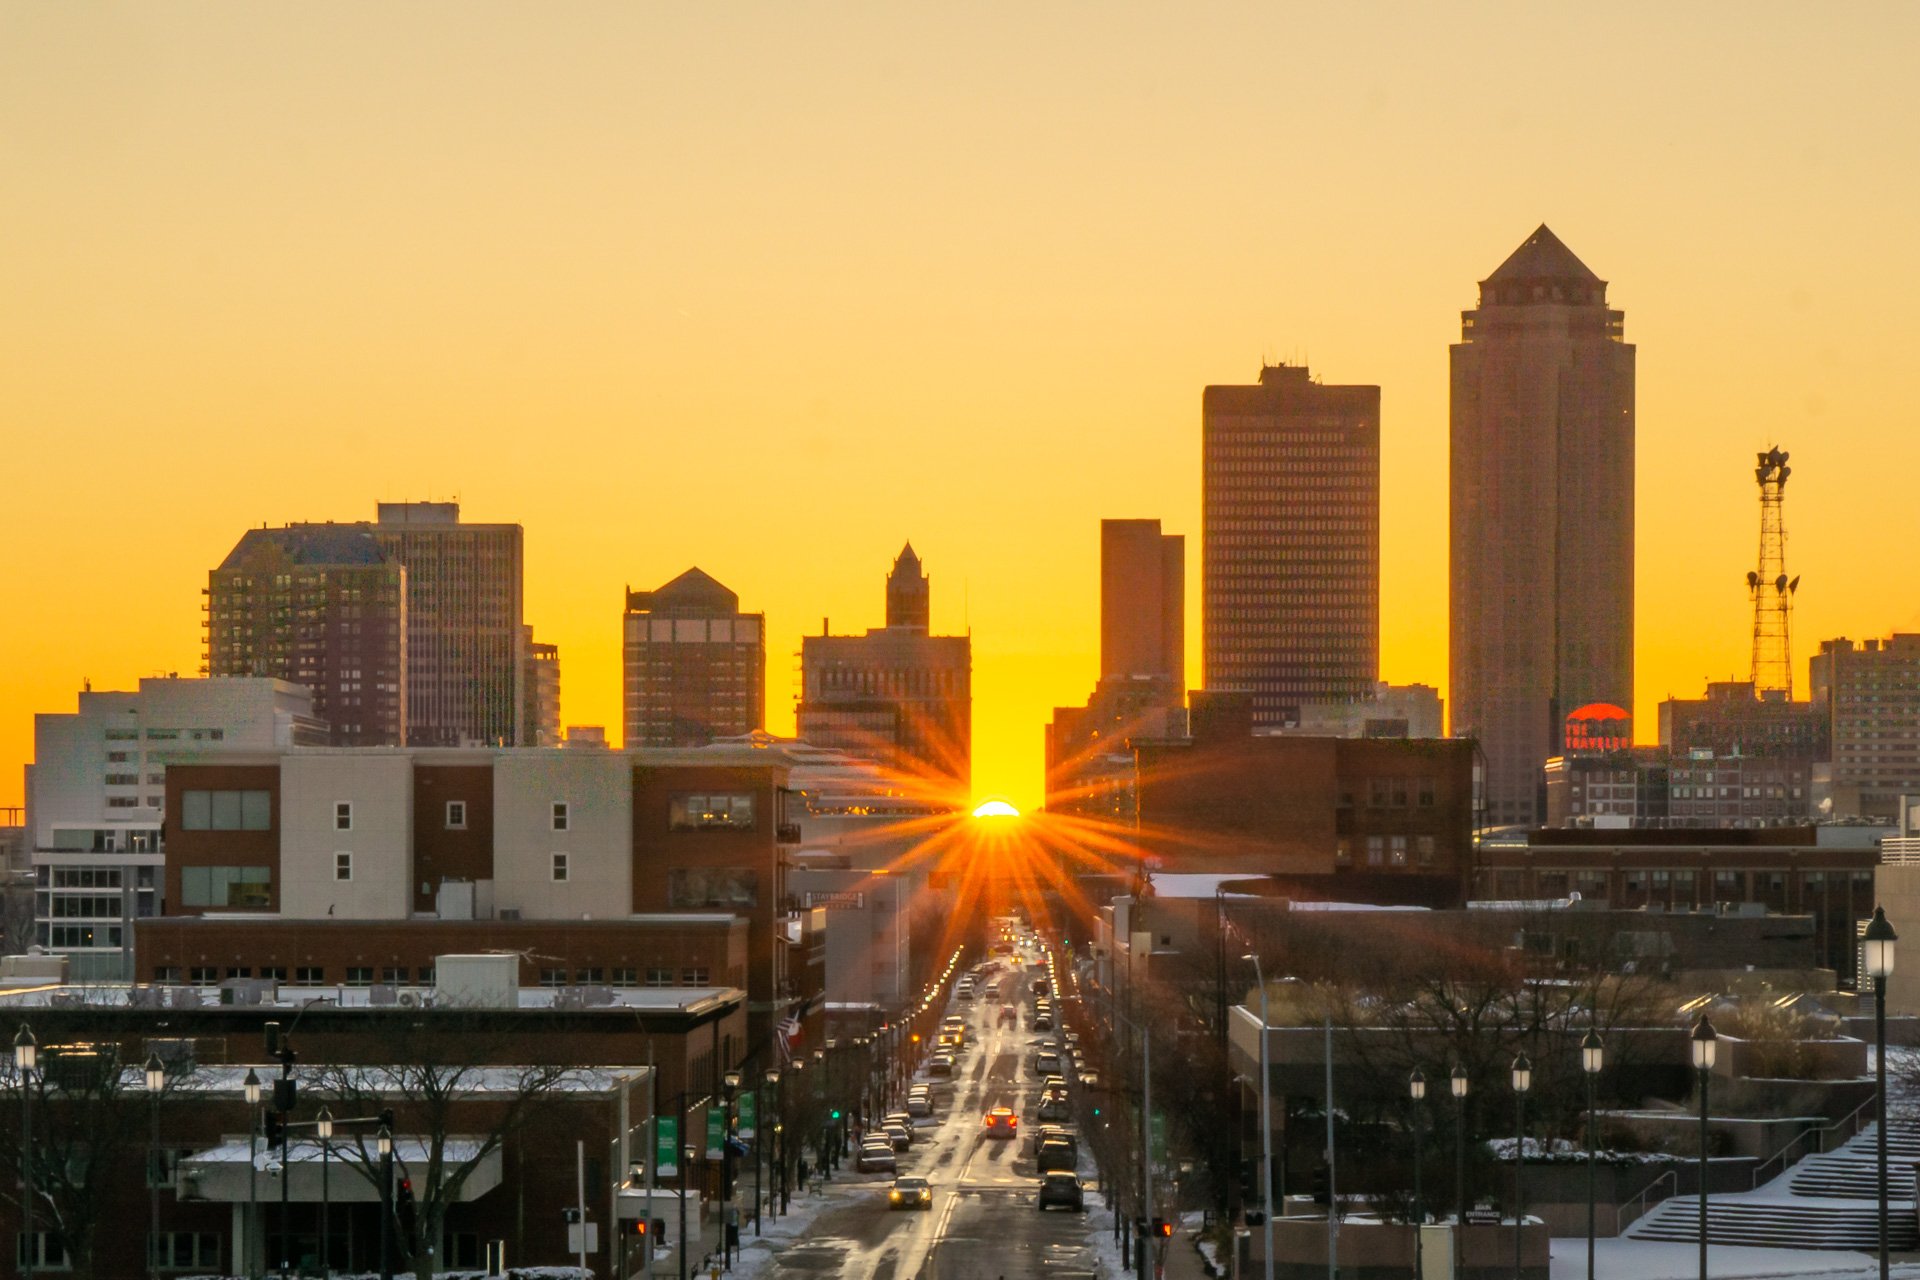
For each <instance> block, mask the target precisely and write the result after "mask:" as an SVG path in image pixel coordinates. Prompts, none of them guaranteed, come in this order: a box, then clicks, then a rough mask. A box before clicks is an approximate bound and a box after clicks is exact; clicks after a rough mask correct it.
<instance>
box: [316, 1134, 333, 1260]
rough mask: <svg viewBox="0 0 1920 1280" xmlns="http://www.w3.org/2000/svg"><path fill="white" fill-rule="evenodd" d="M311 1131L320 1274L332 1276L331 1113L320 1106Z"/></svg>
mask: <svg viewBox="0 0 1920 1280" xmlns="http://www.w3.org/2000/svg"><path fill="white" fill-rule="evenodd" d="M313 1130H314V1132H315V1133H316V1134H318V1135H319V1137H320V1274H321V1275H323V1276H325V1275H332V1274H333V1268H331V1267H329V1266H328V1265H327V1210H328V1208H329V1207H330V1206H329V1203H328V1202H329V1201H331V1200H332V1199H333V1185H332V1183H331V1182H330V1181H329V1175H330V1174H331V1173H332V1163H333V1112H331V1111H329V1110H327V1109H326V1107H324V1106H322V1107H321V1108H320V1114H319V1115H317V1116H315V1117H314V1118H313Z"/></svg>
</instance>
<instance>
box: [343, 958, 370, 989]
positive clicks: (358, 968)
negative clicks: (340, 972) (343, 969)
mask: <svg viewBox="0 0 1920 1280" xmlns="http://www.w3.org/2000/svg"><path fill="white" fill-rule="evenodd" d="M347 985H348V986H350V987H370V986H372V985H373V966H372V965H367V964H350V965H348V966H347Z"/></svg>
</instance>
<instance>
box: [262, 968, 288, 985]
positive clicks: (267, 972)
mask: <svg viewBox="0 0 1920 1280" xmlns="http://www.w3.org/2000/svg"><path fill="white" fill-rule="evenodd" d="M260 976H261V977H263V978H271V979H272V980H273V981H275V982H285V981H286V980H287V966H285V965H283V964H263V965H261V966H260Z"/></svg>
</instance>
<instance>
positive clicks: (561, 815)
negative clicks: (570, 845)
mask: <svg viewBox="0 0 1920 1280" xmlns="http://www.w3.org/2000/svg"><path fill="white" fill-rule="evenodd" d="M553 829H554V830H555V831H565V830H566V829H567V802H566V801H565V800H555V801H554V802H553Z"/></svg>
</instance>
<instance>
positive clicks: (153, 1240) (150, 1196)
mask: <svg viewBox="0 0 1920 1280" xmlns="http://www.w3.org/2000/svg"><path fill="white" fill-rule="evenodd" d="M146 1077H147V1098H148V1099H149V1101H150V1102H151V1103H152V1108H151V1109H152V1112H153V1148H152V1149H153V1156H152V1161H153V1163H152V1176H151V1177H149V1178H148V1179H147V1200H148V1206H149V1211H150V1214H151V1216H150V1218H149V1221H148V1225H147V1274H148V1275H150V1276H155V1277H158V1276H159V1274H160V1163H161V1162H160V1091H161V1090H162V1089H164V1088H165V1087H166V1084H167V1068H166V1067H165V1065H164V1064H162V1063H161V1061H160V1055H159V1054H157V1053H150V1054H148V1055H147V1066H146Z"/></svg>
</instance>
